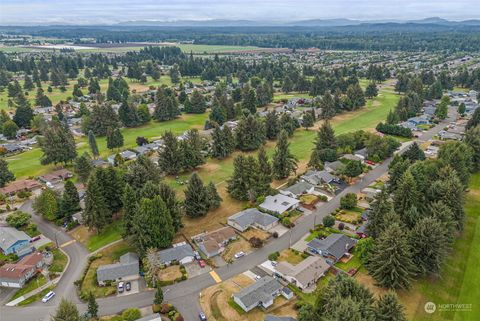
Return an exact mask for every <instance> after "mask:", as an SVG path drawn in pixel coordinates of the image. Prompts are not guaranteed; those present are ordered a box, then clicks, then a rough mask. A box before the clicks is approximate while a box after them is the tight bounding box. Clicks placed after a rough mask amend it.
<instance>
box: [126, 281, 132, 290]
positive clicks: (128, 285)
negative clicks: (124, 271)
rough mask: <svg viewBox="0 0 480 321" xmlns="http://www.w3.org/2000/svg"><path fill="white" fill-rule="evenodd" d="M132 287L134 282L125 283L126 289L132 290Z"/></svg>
mask: <svg viewBox="0 0 480 321" xmlns="http://www.w3.org/2000/svg"><path fill="white" fill-rule="evenodd" d="M131 289H132V284H131V283H130V282H127V283H125V290H127V291H130V290H131Z"/></svg>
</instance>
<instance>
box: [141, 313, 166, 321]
mask: <svg viewBox="0 0 480 321" xmlns="http://www.w3.org/2000/svg"><path fill="white" fill-rule="evenodd" d="M137 321H162V316H161V315H160V314H159V313H154V314H150V315H147V316H145V317H143V318H140V319H137Z"/></svg>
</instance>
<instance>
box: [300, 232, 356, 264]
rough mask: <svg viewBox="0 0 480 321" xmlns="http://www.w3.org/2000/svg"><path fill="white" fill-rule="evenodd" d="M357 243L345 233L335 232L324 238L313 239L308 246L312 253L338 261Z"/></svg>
mask: <svg viewBox="0 0 480 321" xmlns="http://www.w3.org/2000/svg"><path fill="white" fill-rule="evenodd" d="M355 244H357V240H355V239H352V238H350V237H348V236H346V235H344V234H338V233H333V234H330V235H329V236H327V237H326V238H324V239H323V240H320V239H313V240H312V241H310V242H309V243H308V244H307V248H308V250H309V251H310V252H311V253H314V254H320V255H322V256H324V257H331V258H333V259H334V261H335V262H336V261H338V260H340V259H341V258H342V257H343V256H344V255H345V254H346V253H348V251H349V250H350V249H351V248H352V247H354V246H355Z"/></svg>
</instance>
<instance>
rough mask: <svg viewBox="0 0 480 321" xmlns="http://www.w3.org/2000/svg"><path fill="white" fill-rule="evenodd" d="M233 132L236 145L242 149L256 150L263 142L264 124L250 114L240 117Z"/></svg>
mask: <svg viewBox="0 0 480 321" xmlns="http://www.w3.org/2000/svg"><path fill="white" fill-rule="evenodd" d="M235 134H236V141H237V147H238V148H239V149H240V150H242V151H252V150H256V149H258V148H259V147H260V146H261V145H263V143H264V142H265V126H264V125H263V123H262V122H261V121H260V120H259V119H257V118H256V117H254V116H252V115H249V116H248V117H246V118H242V119H240V121H239V122H238V126H237V129H236V131H235Z"/></svg>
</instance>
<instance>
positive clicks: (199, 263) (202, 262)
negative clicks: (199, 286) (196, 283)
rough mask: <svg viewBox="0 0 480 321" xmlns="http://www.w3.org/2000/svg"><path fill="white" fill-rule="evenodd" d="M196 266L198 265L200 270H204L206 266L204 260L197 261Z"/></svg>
mask: <svg viewBox="0 0 480 321" xmlns="http://www.w3.org/2000/svg"><path fill="white" fill-rule="evenodd" d="M198 265H200V267H201V268H204V267H205V265H206V264H205V261H204V260H198Z"/></svg>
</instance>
